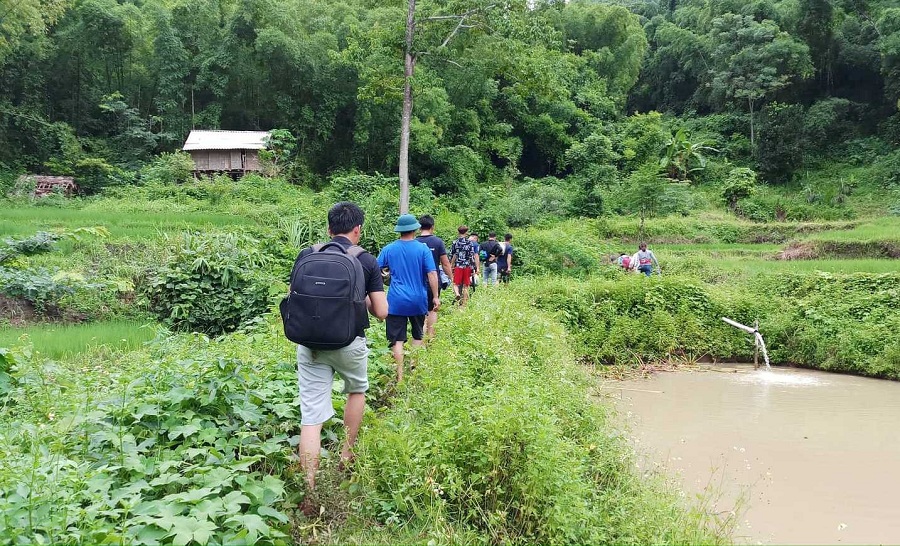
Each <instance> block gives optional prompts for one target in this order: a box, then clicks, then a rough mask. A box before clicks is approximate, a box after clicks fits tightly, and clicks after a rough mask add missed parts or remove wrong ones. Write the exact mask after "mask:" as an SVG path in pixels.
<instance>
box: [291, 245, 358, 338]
mask: <svg viewBox="0 0 900 546" xmlns="http://www.w3.org/2000/svg"><path fill="white" fill-rule="evenodd" d="M363 252H365V250H364V249H363V248H362V247H359V246H356V245H354V246H351V247H350V248H348V249H344V247H343V246H341V245H340V244H339V243H335V242H330V243H325V244H317V245H313V247H312V252H310V253H308V254H306V255H304V256H302V257H300V256H298V257H297V261H296V262H294V270H293V271H292V272H291V287H290V292H289V293H288V295H287V297H285V298H284V299H283V300H281V305H280V309H281V319H282V321H283V322H284V335H285V336H287V338H288V339H290V340H291V341H293V342H294V343H298V344H300V345H303V346H306V347H309V348H310V349H315V350H321V351H326V350H334V349H340V348H342V347H346V346H347V345H350V344H351V343H352V342H353V340H354V339H356V335H357V333H358V331H359V329H360V327H361V326H362V325H363V324H365V319H366V286H365V283H366V281H365V273H364V272H363V268H362V264H361V263H360V261H359V260H358V257H359V256H360V255H361V254H362V253H363Z"/></svg>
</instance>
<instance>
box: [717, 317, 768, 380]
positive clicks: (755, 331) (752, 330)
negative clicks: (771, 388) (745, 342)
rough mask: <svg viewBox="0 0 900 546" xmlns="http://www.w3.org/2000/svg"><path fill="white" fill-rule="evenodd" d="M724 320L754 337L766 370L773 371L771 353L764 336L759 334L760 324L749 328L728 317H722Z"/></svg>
mask: <svg viewBox="0 0 900 546" xmlns="http://www.w3.org/2000/svg"><path fill="white" fill-rule="evenodd" d="M722 320H723V321H724V322H725V323H727V324H730V325H731V326H734V327H735V328H737V329H738V330H743V331H745V332H747V333H748V334H750V335H752V336H753V343H754V344H755V345H756V348H757V350H760V349H761V350H762V354H763V360H764V361H765V363H766V369H767V370H771V369H772V366H771V365H770V364H769V351H767V350H766V342H765V341H763V337H762V334H760V333H759V328H758V323H757V326H747V325H745V324H741V323H740V322H738V321H736V320H731V319H730V318H727V317H722Z"/></svg>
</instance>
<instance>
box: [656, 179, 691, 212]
mask: <svg viewBox="0 0 900 546" xmlns="http://www.w3.org/2000/svg"><path fill="white" fill-rule="evenodd" d="M696 207H697V194H696V193H695V192H694V191H693V190H692V189H691V187H690V185H689V184H686V183H674V184H666V186H665V188H664V189H663V192H662V194H661V195H660V196H659V205H658V207H657V213H658V214H660V215H662V216H666V215H669V214H680V215H682V216H687V215H688V214H690V213H691V211H692V210H695V208H696Z"/></svg>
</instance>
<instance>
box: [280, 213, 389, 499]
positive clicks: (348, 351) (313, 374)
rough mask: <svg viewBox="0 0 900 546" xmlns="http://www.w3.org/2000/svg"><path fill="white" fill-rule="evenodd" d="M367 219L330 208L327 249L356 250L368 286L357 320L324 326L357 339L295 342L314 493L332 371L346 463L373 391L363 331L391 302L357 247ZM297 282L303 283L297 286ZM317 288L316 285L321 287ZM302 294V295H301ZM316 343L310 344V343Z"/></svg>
mask: <svg viewBox="0 0 900 546" xmlns="http://www.w3.org/2000/svg"><path fill="white" fill-rule="evenodd" d="M364 219H365V215H364V214H363V211H362V210H361V209H360V208H359V207H358V206H356V205H355V204H353V203H350V202H341V203H337V204H336V205H334V206H333V207H331V210H329V211H328V233H329V235H331V236H332V239H331V242H330V243H329V245H332V248H331V249H329V250H330V251H331V252H334V251H335V250H339V249H337V248H334V245H339V247H340V249H343V250H342V251H341V252H343V253H346V254H347V255H350V256H354V254H355V257H354V258H353V259H355V260H356V261H358V263H359V265H360V266H361V272H362V275H363V279H361V282H362V283H363V287H364V290H365V307H364V308H362V306H360V309H358V310H354V311H356V313H354V315H355V316H354V318H353V319H346V320H345V321H343V322H342V323H340V324H339V323H337V322H335V323H334V324H326V325H323V326H324V327H325V328H330V329H333V330H341V329H346V330H348V331H349V329H350V328H353V327H354V326H355V329H356V331H355V332H354V333H355V334H356V335H355V337H354V338H353V339H352V342H351V343H350V344H349V345H347V346H345V347H341V348H336V349H333V350H316V349H312V348H310V347H307V346H305V345H303V344H298V345H297V380H298V384H299V391H300V446H299V452H300V465H301V467H302V468H303V470H304V471H305V472H306V483H307V485H308V486H309V489H310V492H311V493H313V492H314V491H315V486H316V471H317V470H318V468H319V453H320V451H321V448H322V445H321V435H322V424H323V423H325V422H326V421H328V420H329V419H331V418H332V417H333V416H334V407H333V405H332V401H331V392H332V391H331V389H332V384H333V383H334V374H335V372H337V373H339V374H340V375H341V377H342V378H343V379H344V393H345V394H346V395H347V403H346V404H345V405H344V428H345V430H346V438H345V440H344V445H343V448H342V449H341V463H342V464H346V463H347V462H349V461H350V460H352V458H353V451H352V450H353V445H354V444H355V443H356V436H357V433H358V432H359V425H360V423H361V422H362V417H363V412H364V410H365V404H366V395H365V393H366V391H367V390H368V389H369V380H368V369H367V368H368V356H369V348H368V347H367V346H366V337H365V335H366V334H365V331H366V329H367V328H368V327H369V318H368V316H367V314H366V309H368V312H369V313H370V314H372V315H373V316H375V317H376V318H378V319H379V320H384V319H385V318H387V316H388V303H387V299H386V298H385V294H384V284H383V282H382V278H381V271H379V269H378V263H377V262H376V261H375V257H374V256H372V255H371V254H369V253H368V252H366V251H364V250H362V249H361V248H360V247H359V246H357V245H358V244H359V238H360V229H361V228H362V224H363V220H364ZM329 245H324V246H329ZM324 246H323V245H316V246H315V247H311V248H307V249H304V250H303V251H302V252H301V253H300V254H299V256H298V257H297V264H299V263H300V262H301V260H303V259H304V258H307V257H309V256H310V255H312V254H313V253H314V252H318V253H322V254H325V253H326V249H325V248H324ZM351 263H352V262H351ZM297 271H298V269H297V268H296V267H295V271H294V272H295V273H296V272H297ZM291 277H292V282H291V292H292V296H291V297H293V296H294V294H297V291H301V292H302V291H303V288H302V284H303V279H295V275H294V274H292V276H291ZM326 280H327V279H326ZM357 280H359V279H357ZM295 282H298V283H300V285H299V286H298V285H295ZM345 282H346V281H345ZM312 284H315V283H312ZM314 288H318V286H316V287H314ZM300 296H301V297H302V294H300ZM360 311H361V312H360ZM334 316H337V315H334ZM343 316H345V317H348V316H350V313H348V312H345V313H343ZM347 320H353V321H354V324H352V325H351V324H346V323H345V322H347ZM338 322H340V321H338ZM286 330H287V328H286ZM313 344H314V343H310V345H313ZM301 508H302V510H303V512H304V514H306V515H307V516H308V517H314V516H316V515H318V510H317V506H316V505H315V501H314V497H313V495H309V496H308V497H307V498H305V499H304V504H303V506H302V507H301Z"/></svg>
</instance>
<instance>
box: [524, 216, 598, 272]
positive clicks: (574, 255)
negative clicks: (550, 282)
mask: <svg viewBox="0 0 900 546" xmlns="http://www.w3.org/2000/svg"><path fill="white" fill-rule="evenodd" d="M515 247H516V263H517V268H516V271H517V272H520V273H525V274H533V275H549V274H553V275H565V276H583V275H585V274H588V273H590V272H591V271H593V270H594V269H596V267H597V264H598V256H597V250H596V248H595V247H593V246H592V245H591V244H590V242H589V241H588V240H587V239H586V237H585V229H584V225H583V224H582V223H574V222H567V223H564V224H560V225H557V226H556V227H555V228H554V229H553V230H552V231H550V230H546V229H541V228H531V229H528V230H525V231H520V232H518V233H516V239H515Z"/></svg>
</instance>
